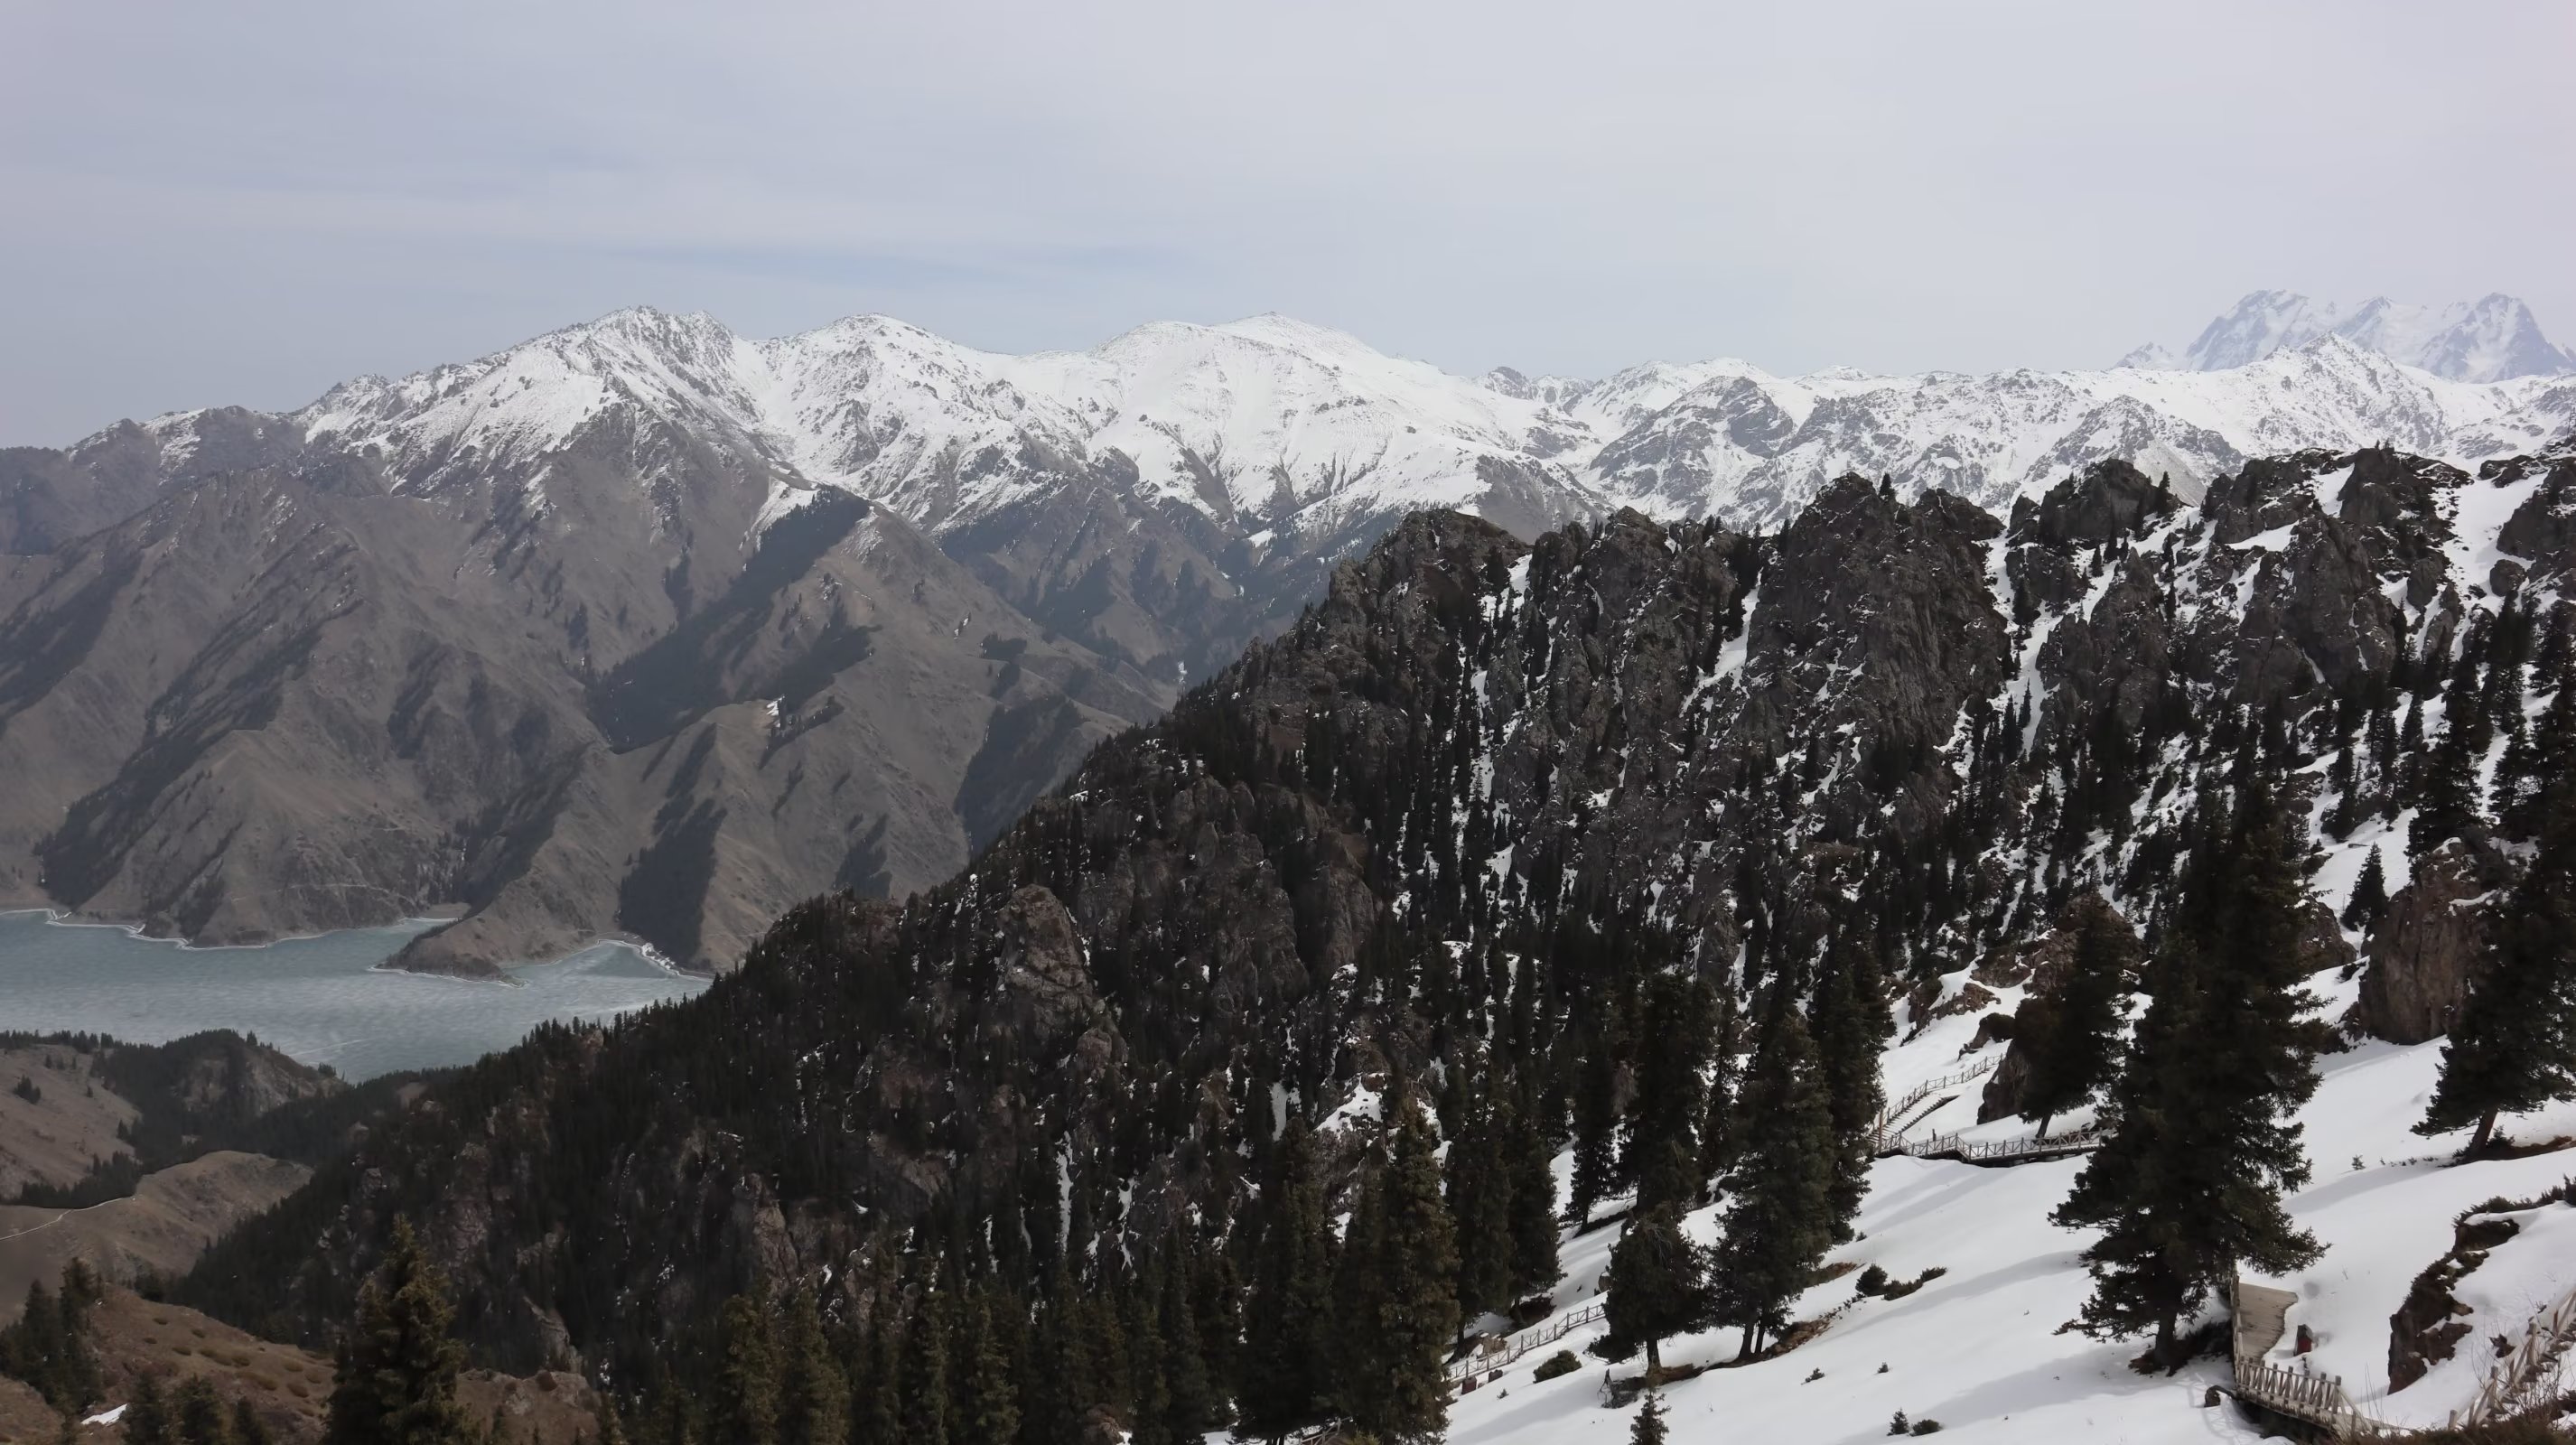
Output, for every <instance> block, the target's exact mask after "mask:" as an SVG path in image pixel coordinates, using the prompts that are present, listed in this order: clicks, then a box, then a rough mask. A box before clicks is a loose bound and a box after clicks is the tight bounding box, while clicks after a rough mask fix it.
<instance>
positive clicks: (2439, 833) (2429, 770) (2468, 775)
mask: <svg viewBox="0 0 2576 1445" xmlns="http://www.w3.org/2000/svg"><path fill="white" fill-rule="evenodd" d="M2461 673H2462V674H2463V675H2468V676H2472V677H2473V674H2474V669H2472V668H2469V667H2467V666H2466V665H2465V663H2464V664H2463V666H2462V668H2461ZM2486 735H2487V727H2486V718H2485V715H2484V714H2482V713H2480V712H2479V711H2478V694H2477V688H2476V686H2475V684H2474V681H2471V682H2469V683H2467V684H2460V683H2456V682H2455V683H2454V685H2453V686H2452V687H2451V689H2450V690H2449V691H2448V692H2446V693H2445V694H2444V695H2443V702H2442V740H2441V741H2440V742H2439V743H2436V744H2435V745H2434V747H2433V751H2432V753H2431V754H2430V755H2429V756H2427V757H2426V758H2425V759H2424V770H2423V776H2422V780H2421V782H2420V783H2419V784H2418V786H2417V789H2416V792H2417V800H2418V806H2419V807H2421V808H2422V810H2423V811H2421V812H2419V813H2417V814H2416V815H2415V822H2414V826H2413V827H2411V828H2409V829H2408V830H2407V833H2406V851H2407V854H2408V855H2409V856H2410V857H2416V858H2421V857H2423V856H2424V855H2425V854H2427V853H2430V852H2432V851H2433V850H2434V849H2436V848H2438V847H2440V846H2442V844H2443V843H2444V842H2445V841H2446V840H2448V839H2452V838H2464V839H2467V840H2469V841H2470V842H2472V843H2474V842H2476V841H2478V840H2479V839H2480V838H2481V837H2483V836H2484V831H2485V830H2484V825H2483V824H2482V823H2481V822H2480V821H2479V817H2478V801H2479V798H2478V794H2479V785H2478V769H2479V767H2480V765H2481V764H2482V763H2484V762H2485V760H2486V748H2487V736H2486Z"/></svg>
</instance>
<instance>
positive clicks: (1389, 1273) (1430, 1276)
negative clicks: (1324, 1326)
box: [1334, 1107, 1458, 1445]
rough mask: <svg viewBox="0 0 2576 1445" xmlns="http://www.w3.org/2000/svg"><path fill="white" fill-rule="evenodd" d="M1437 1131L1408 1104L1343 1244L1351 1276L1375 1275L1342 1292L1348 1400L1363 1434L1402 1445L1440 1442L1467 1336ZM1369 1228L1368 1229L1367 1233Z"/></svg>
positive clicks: (1339, 1324)
mask: <svg viewBox="0 0 2576 1445" xmlns="http://www.w3.org/2000/svg"><path fill="white" fill-rule="evenodd" d="M1433 1149H1434V1146H1433V1144H1432V1141H1431V1130H1430V1128H1429V1126H1427V1125H1425V1124H1424V1123H1423V1122H1422V1118H1421V1116H1420V1114H1418V1113H1416V1112H1415V1111H1413V1110H1412V1109H1411V1108H1409V1107H1407V1108H1406V1109H1405V1112H1404V1118H1403V1121H1402V1122H1401V1123H1400V1124H1398V1125H1397V1126H1396V1130H1395V1148H1394V1150H1393V1152H1392V1154H1391V1155H1390V1156H1389V1158H1388V1159H1387V1161H1386V1163H1385V1165H1384V1167H1383V1168H1381V1169H1380V1170H1379V1171H1378V1173H1377V1177H1376V1179H1375V1180H1374V1181H1373V1182H1372V1183H1371V1185H1370V1187H1369V1190H1368V1198H1367V1200H1366V1201H1365V1202H1364V1203H1363V1205H1362V1207H1361V1211H1360V1213H1359V1214H1358V1215H1356V1216H1354V1217H1353V1219H1352V1222H1351V1229H1352V1232H1353V1234H1354V1235H1357V1236H1359V1237H1358V1238H1356V1239H1353V1240H1349V1241H1345V1243H1344V1245H1343V1262H1344V1265H1345V1268H1344V1271H1343V1273H1344V1274H1345V1275H1346V1276H1348V1275H1352V1274H1356V1273H1359V1272H1363V1271H1364V1272H1365V1273H1366V1275H1367V1278H1366V1280H1365V1281H1364V1282H1359V1283H1356V1284H1354V1285H1353V1286H1352V1287H1350V1288H1347V1289H1345V1290H1344V1291H1343V1292H1342V1298H1341V1299H1340V1300H1339V1301H1338V1302H1337V1303H1338V1304H1339V1306H1340V1308H1339V1309H1337V1311H1336V1317H1335V1320H1334V1326H1335V1328H1336V1329H1337V1330H1339V1331H1340V1333H1341V1337H1342V1339H1343V1341H1344V1353H1343V1368H1342V1374H1341V1383H1340V1389H1339V1391H1338V1392H1337V1393H1338V1394H1339V1396H1340V1400H1341V1406H1342V1413H1343V1414H1344V1415H1346V1416H1348V1417H1349V1419H1350V1422H1351V1426H1352V1428H1353V1429H1354V1430H1356V1431H1359V1432H1362V1433H1365V1434H1368V1435H1372V1436H1375V1437H1376V1438H1377V1439H1379V1440H1381V1441H1384V1442H1387V1445H1396V1442H1411V1441H1425V1440H1436V1439H1438V1438H1439V1436H1440V1433H1441V1430H1442V1428H1443V1427H1444V1426H1445V1425H1446V1423H1447V1421H1448V1418H1449V1382H1448V1380H1447V1379H1446V1378H1445V1376H1444V1374H1443V1369H1442V1367H1443V1365H1444V1363H1445V1362H1446V1359H1447V1356H1448V1352H1449V1345H1450V1341H1451V1340H1452V1339H1453V1338H1454V1337H1455V1336H1456V1335H1457V1333H1458V1300H1457V1296H1456V1295H1455V1294H1454V1293H1452V1291H1451V1285H1450V1281H1451V1280H1452V1279H1454V1278H1455V1277H1456V1274H1457V1268H1458V1258H1457V1246H1456V1243H1455V1241H1454V1239H1453V1237H1452V1235H1451V1232H1450V1227H1449V1211H1448V1208H1447V1207H1446V1206H1445V1205H1444V1204H1443V1203H1442V1202H1441V1198H1440V1166H1439V1163H1438V1161H1437V1160H1436V1159H1435V1158H1434V1157H1433ZM1363 1221H1365V1223H1366V1232H1365V1234H1362V1233H1361V1231H1362V1224H1363Z"/></svg>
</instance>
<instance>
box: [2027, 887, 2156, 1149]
mask: <svg viewBox="0 0 2576 1445" xmlns="http://www.w3.org/2000/svg"><path fill="white" fill-rule="evenodd" d="M2077 906H2078V909H2079V910H2080V913H2081V917H2080V918H2079V920H2078V921H2077V922H2076V934H2075V949H2074V952H2073V955H2072V956H2071V957H2070V958H2069V959H2068V960H2067V968H2066V973H2065V975H2064V976H2063V977H2061V978H2059V979H2058V980H2057V981H2056V987H2055V988H2054V989H2052V990H2051V991H2049V992H2048V993H2047V994H2045V995H2043V996H2042V997H2040V998H2037V999H2034V1000H2033V1003H2034V1004H2036V1005H2037V1007H2036V1008H2032V1007H2030V1006H2027V1005H2026V1006H2025V1007H2024V1008H2023V1010H2022V1013H2023V1014H2024V1015H2025V1016H2026V1017H2028V1018H2029V1019H2030V1020H2031V1023H2032V1024H2033V1025H2034V1027H2032V1028H2028V1029H2025V1028H2023V1027H2020V1026H2019V1025H2018V1024H2016V1026H2015V1028H2014V1030H2013V1039H2014V1042H2015V1043H2017V1044H2024V1045H2026V1046H2027V1051H2028V1057H2029V1060H2030V1073H2029V1076H2028V1082H2027V1083H2026V1084H2025V1085H2024V1086H2023V1089H2022V1107H2021V1117H2023V1118H2025V1119H2035V1120H2037V1121H2038V1123H2039V1137H2040V1138H2043V1139H2044V1138H2047V1137H2048V1123H2049V1121H2050V1120H2051V1119H2054V1118H2055V1117H2057V1116H2058V1115H2060V1114H2063V1113H2065V1112H2066V1111H2067V1110H2069V1109H2074V1108H2079V1107H2081V1106H2083V1105H2084V1104H2086V1103H2089V1102H2091V1100H2092V1098H2093V1095H2094V1094H2095V1092H2096V1091H2098V1090H2099V1089H2100V1088H2101V1087H2102V1086H2103V1085H2104V1084H2106V1083H2108V1082H2110V1076H2111V1065H2112V1062H2113V1054H2114V1045H2115V1044H2116V1043H2117V1040H2118V1036H2119V1028H2120V1020H2121V1008H2120V1005H2121V1000H2122V999H2124V998H2125V997H2127V995H2128V991H2129V982H2130V979H2131V977H2132V976H2133V974H2134V973H2135V971H2136V969H2137V965H2138V955H2139V948H2138V936H2137V934H2135V933H2134V932H2132V931H2130V928H2129V925H2128V922H2127V920H2125V919H2123V918H2121V917H2120V915H2119V913H2118V912H2117V911H2115V910H2114V909H2113V908H2112V907H2111V905H2110V904H2109V903H2107V902H2105V901H2103V899H2102V898H2101V896H2100V895H2098V894H2096V895H2094V896H2092V897H2090V898H2088V899H2086V900H2084V902H2083V903H2081V904H2079V905H2077Z"/></svg>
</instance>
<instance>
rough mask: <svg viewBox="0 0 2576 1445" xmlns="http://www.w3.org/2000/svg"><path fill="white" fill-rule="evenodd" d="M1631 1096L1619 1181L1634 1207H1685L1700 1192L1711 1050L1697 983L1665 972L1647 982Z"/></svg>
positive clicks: (1713, 1014) (1708, 1015) (1711, 1003)
mask: <svg viewBox="0 0 2576 1445" xmlns="http://www.w3.org/2000/svg"><path fill="white" fill-rule="evenodd" d="M1643 1016H1644V1017H1645V1018H1647V1019H1650V1020H1652V1021H1653V1026H1652V1027H1650V1028H1646V1029H1644V1030H1642V1031H1641V1037H1640V1038H1639V1039H1638V1047H1637V1074H1636V1089H1635V1091H1634V1095H1633V1097H1632V1098H1631V1099H1630V1100H1629V1104H1628V1120H1627V1151H1626V1153H1625V1154H1624V1155H1623V1156H1622V1158H1621V1160H1620V1168H1619V1172H1620V1175H1621V1177H1623V1178H1626V1179H1631V1180H1634V1181H1636V1184H1637V1207H1638V1208H1639V1209H1651V1208H1653V1207H1654V1206H1655V1205H1657V1204H1660V1203H1662V1202H1664V1201H1666V1200H1672V1201H1676V1202H1679V1201H1687V1200H1688V1199H1690V1198H1691V1197H1692V1196H1693V1195H1695V1194H1697V1193H1698V1192H1699V1155H1700V1150H1699V1124H1700V1121H1701V1119H1702V1117H1703V1116H1704V1115H1705V1114H1706V1112H1707V1108H1708V1086H1707V1083H1706V1075H1707V1069H1708V1056H1709V1053H1710V1051H1711V1050H1712V1049H1713V1048H1714V1047H1715V1044H1716V1033H1717V999H1716V995H1715V994H1714V993H1713V992H1712V991H1711V990H1710V989H1709V987H1708V985H1707V984H1705V983H1703V982H1701V981H1700V980H1699V979H1698V978H1697V977H1695V976H1692V975H1689V974H1684V973H1680V972H1674V971H1670V970H1666V971H1663V972H1658V973H1656V974H1654V975H1653V976H1652V977H1650V978H1649V979H1648V980H1647V981H1646V987H1645V998H1644V1014H1643Z"/></svg>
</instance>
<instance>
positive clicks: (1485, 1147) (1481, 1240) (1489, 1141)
mask: <svg viewBox="0 0 2576 1445" xmlns="http://www.w3.org/2000/svg"><path fill="white" fill-rule="evenodd" d="M1460 1092H1461V1098H1460V1100H1459V1104H1458V1109H1457V1113H1458V1132H1457V1137H1456V1138H1454V1139H1452V1140H1451V1141H1450V1143H1449V1157H1448V1159H1447V1161H1446V1162H1445V1163H1444V1164H1443V1165H1442V1166H1441V1173H1442V1175H1443V1178H1444V1181H1445V1182H1444V1190H1445V1192H1446V1194H1447V1196H1448V1201H1449V1219H1450V1223H1451V1227H1452V1228H1453V1229H1454V1231H1455V1232H1456V1236H1457V1241H1458V1278H1457V1280H1456V1294H1457V1297H1458V1312H1459V1317H1460V1326H1461V1328H1463V1327H1464V1326H1465V1325H1466V1324H1468V1323H1470V1322H1472V1321H1473V1320H1474V1319H1475V1318H1476V1317H1477V1316H1478V1315H1481V1314H1484V1313H1485V1312H1486V1311H1488V1310H1502V1309H1508V1308H1509V1307H1510V1306H1511V1303H1512V1283H1513V1278H1512V1276H1513V1268H1512V1265H1513V1257H1512V1256H1513V1250H1512V1199H1511V1188H1512V1183H1513V1176H1512V1174H1511V1172H1510V1168H1509V1166H1510V1155H1509V1153H1508V1151H1509V1150H1510V1148H1511V1147H1512V1145H1513V1143H1514V1140H1513V1138H1512V1124H1511V1120H1510V1117H1509V1114H1508V1109H1509V1101H1508V1100H1507V1099H1502V1098H1497V1097H1496V1091H1495V1090H1494V1088H1493V1086H1492V1076H1491V1073H1490V1071H1489V1069H1488V1068H1486V1067H1470V1068H1469V1069H1467V1070H1466V1071H1465V1072H1464V1076H1463V1079H1462V1088H1461V1091H1460Z"/></svg>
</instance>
